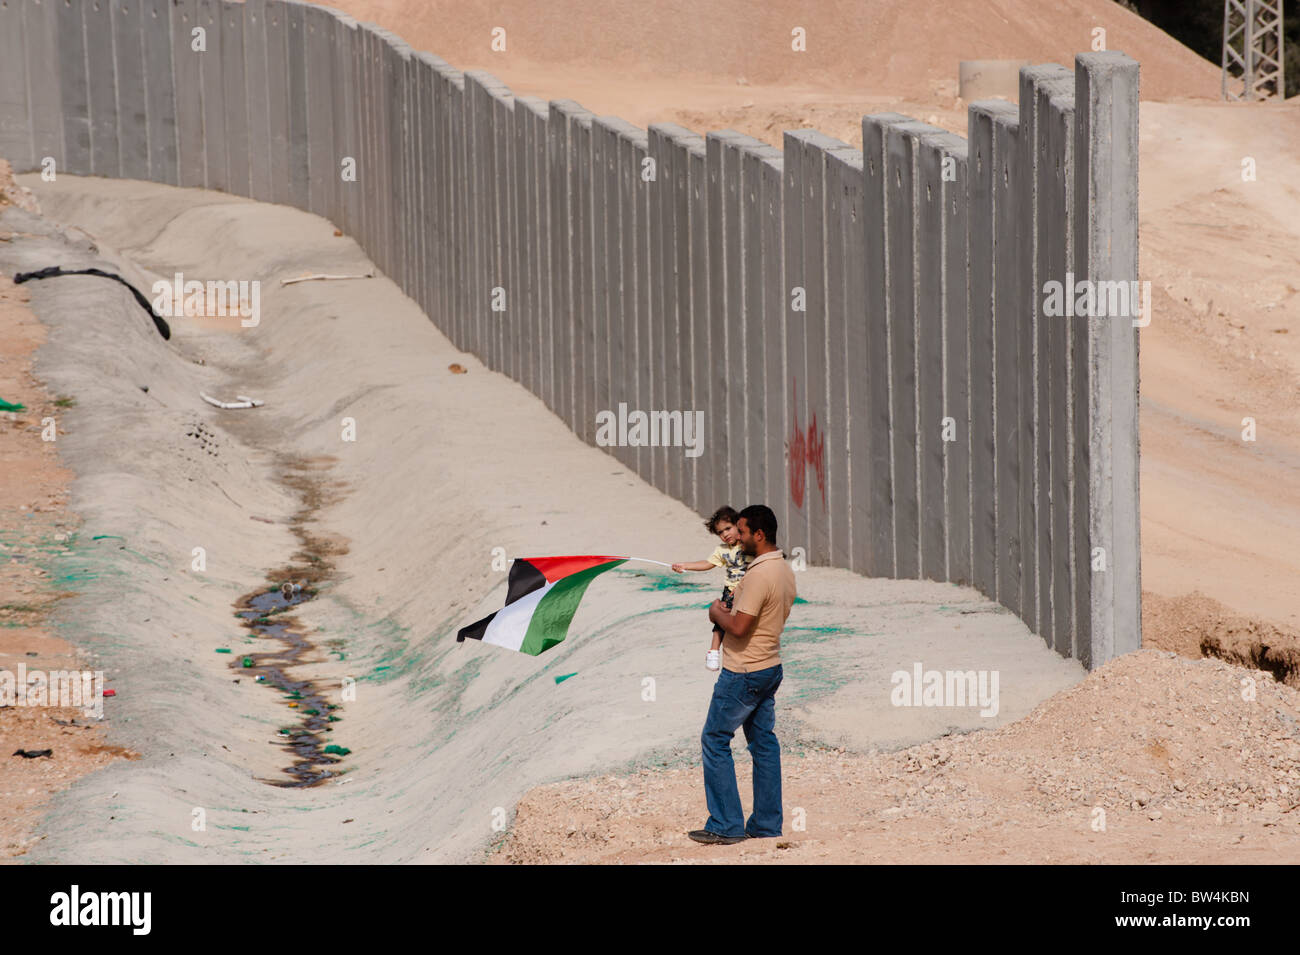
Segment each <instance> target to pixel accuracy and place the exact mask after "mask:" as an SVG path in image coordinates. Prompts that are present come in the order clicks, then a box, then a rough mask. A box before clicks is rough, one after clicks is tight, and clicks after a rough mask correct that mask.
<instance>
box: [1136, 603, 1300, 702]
mask: <svg viewBox="0 0 1300 955" xmlns="http://www.w3.org/2000/svg"><path fill="white" fill-rule="evenodd" d="M1142 642H1143V644H1144V645H1145V646H1147V647H1153V648H1156V649H1160V650H1172V651H1174V652H1175V653H1179V654H1181V655H1182V656H1185V657H1202V656H1205V657H1217V658H1219V659H1220V660H1226V661H1227V662H1229V663H1233V664H1236V665H1238V666H1244V667H1250V668H1252V669H1257V670H1264V671H1266V672H1268V673H1271V674H1273V676H1274V677H1275V678H1276V679H1277V680H1278V681H1279V682H1281V683H1285V684H1286V685H1287V686H1292V687H1296V688H1297V689H1300V633H1297V632H1296V631H1295V630H1293V629H1290V628H1286V627H1280V626H1277V625H1275V624H1272V623H1269V622H1267V621H1264V620H1253V619H1251V618H1250V617H1246V616H1243V615H1241V614H1239V613H1234V612H1233V611H1232V610H1231V609H1229V608H1228V607H1226V606H1224V605H1223V604H1221V603H1219V601H1217V600H1214V599H1212V598H1210V597H1207V596H1205V594H1202V593H1199V592H1193V593H1190V594H1186V595H1184V596H1182V597H1173V598H1171V597H1162V596H1160V595H1159V594H1153V593H1149V592H1148V593H1143V594H1142Z"/></svg>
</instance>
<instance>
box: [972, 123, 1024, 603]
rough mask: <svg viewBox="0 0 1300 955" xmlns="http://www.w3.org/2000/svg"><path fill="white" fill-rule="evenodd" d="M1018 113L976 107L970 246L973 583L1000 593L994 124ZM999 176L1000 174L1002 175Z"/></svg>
mask: <svg viewBox="0 0 1300 955" xmlns="http://www.w3.org/2000/svg"><path fill="white" fill-rule="evenodd" d="M1015 115H1016V113H1015V110H1014V109H1013V108H1012V107H1010V106H1008V105H1007V104H1006V103H1004V102H1001V101H989V102H979V103H974V104H972V106H971V108H970V112H969V121H970V135H969V136H968V142H969V147H968V148H969V150H970V154H969V157H968V162H969V175H970V192H969V209H968V219H967V228H968V235H969V239H968V244H969V248H970V278H969V296H970V298H969V301H970V310H969V319H970V326H969V327H970V333H969V334H970V339H969V340H970V407H971V421H970V429H971V559H972V565H973V566H972V575H971V576H972V583H973V584H974V585H975V587H976V588H977V589H978V590H980V591H982V592H983V593H985V594H986V595H988V596H989V597H994V596H995V595H996V593H997V572H998V561H997V550H996V511H995V502H996V500H997V482H998V479H999V477H1000V476H1001V475H1000V473H999V472H998V471H997V469H996V467H995V459H994V430H993V418H994V339H993V328H994V326H993V295H994V264H995V258H994V239H995V229H996V224H995V204H994V179H995V165H996V163H995V160H996V157H995V154H994V135H993V129H994V123H995V120H998V119H1004V120H1005V119H1010V118H1014V117H1015ZM997 174H998V175H1000V170H998V171H997Z"/></svg>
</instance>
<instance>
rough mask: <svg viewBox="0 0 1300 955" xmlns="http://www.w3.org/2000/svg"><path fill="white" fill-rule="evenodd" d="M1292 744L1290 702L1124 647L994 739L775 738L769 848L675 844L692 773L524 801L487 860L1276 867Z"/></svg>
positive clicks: (1235, 672)
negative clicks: (807, 743) (840, 742)
mask: <svg viewBox="0 0 1300 955" xmlns="http://www.w3.org/2000/svg"><path fill="white" fill-rule="evenodd" d="M779 712H780V705H779V701H778V714H779ZM702 718H703V713H702V712H701V719H702ZM778 718H779V715H778ZM1298 742H1300V692H1297V691H1296V690H1294V689H1292V688H1291V687H1288V686H1284V685H1282V684H1280V683H1277V682H1276V681H1274V680H1273V679H1272V677H1270V676H1269V675H1268V674H1265V673H1261V672H1259V671H1251V670H1245V669H1241V668H1238V667H1233V666H1230V665H1228V664H1226V663H1222V662H1220V661H1217V660H1187V659H1184V658H1181V657H1179V656H1177V655H1176V654H1173V653H1166V652H1160V651H1153V650H1142V651H1138V652H1136V653H1132V654H1128V655H1127V656H1124V657H1121V658H1119V659H1117V660H1113V661H1111V662H1110V663H1108V664H1106V665H1105V666H1103V667H1101V668H1100V669H1098V670H1097V671H1096V672H1094V673H1092V674H1091V675H1090V676H1089V677H1088V678H1087V679H1086V680H1084V681H1083V682H1082V683H1080V684H1078V685H1077V686H1075V687H1073V688H1071V689H1069V690H1066V691H1064V692H1062V693H1059V694H1057V695H1056V696H1055V697H1053V698H1052V699H1051V700H1048V701H1046V702H1044V703H1043V704H1042V705H1040V706H1039V707H1037V708H1036V709H1035V710H1034V712H1033V713H1031V714H1030V715H1029V716H1028V717H1026V718H1025V719H1023V720H1020V721H1018V722H1016V723H1013V724H1011V725H1009V726H1006V727H1003V728H1002V729H999V730H994V731H986V732H978V733H972V734H970V735H967V736H955V737H946V738H944V739H940V740H936V741H935V742H933V743H926V744H922V745H920V746H914V747H910V748H908V749H906V750H902V751H900V752H897V753H890V754H875V755H855V754H852V753H845V752H844V751H843V750H838V751H827V750H821V751H813V750H808V751H805V752H799V751H798V748H797V747H796V746H791V745H790V744H789V743H788V742H787V744H786V749H785V752H784V753H783V756H784V780H785V793H784V796H785V800H784V801H785V806H786V821H785V832H786V835H785V836H784V837H783V838H782V839H779V840H767V839H764V840H756V841H751V842H748V843H742V844H741V845H740V846H737V847H726V848H718V847H705V846H697V845H695V844H694V843H692V842H690V841H689V840H688V839H687V838H686V836H685V832H686V830H688V829H693V828H696V827H698V826H699V825H700V824H701V823H702V822H703V820H704V818H705V817H706V812H705V808H704V798H703V791H702V784H701V780H700V770H699V768H698V764H697V765H696V766H695V767H694V768H691V769H684V770H674V771H672V772H655V771H652V770H648V769H647V770H643V771H642V773H641V774H640V775H638V776H633V777H630V778H622V779H620V778H616V777H612V776H605V777H600V778H597V779H592V780H577V781H569V782H564V783H558V784H555V785H552V786H546V787H540V788H538V789H535V790H533V791H531V792H530V793H528V794H527V795H526V796H525V797H524V798H523V799H522V800H521V801H520V803H519V810H518V815H517V817H516V819H515V821H514V824H513V826H512V828H511V830H510V836H509V838H508V839H506V840H505V842H504V843H503V845H502V847H501V850H500V851H499V852H498V853H497V855H496V856H495V857H494V861H496V862H554V861H564V862H619V861H660V862H668V861H673V862H678V861H680V862H696V861H706V862H717V861H726V862H735V861H757V862H768V863H770V862H782V861H789V862H809V861H814V860H816V861H819V862H873V861H896V862H898V861H909V862H957V861H985V862H987V861H990V860H996V859H998V858H1000V857H1003V856H1008V857H1010V858H1008V859H1007V861H1016V862H1101V861H1104V862H1207V861H1215V862H1232V861H1282V860H1283V859H1286V858H1288V857H1289V858H1292V859H1294V858H1295V855H1294V853H1295V851H1296V849H1297V848H1300V812H1296V811H1295V810H1296V807H1297V805H1300V746H1297V743H1298ZM738 757H739V758H738V760H737V762H738V769H739V770H740V777H741V782H740V786H741V793H742V800H743V801H744V802H746V803H748V796H749V788H748V787H749V783H748V779H749V772H748V770H749V761H748V759H746V758H745V757H744V756H743V755H742V754H740V753H738ZM800 821H802V822H803V823H804V828H803V829H802V830H800V829H798V828H797V824H798V823H799V822H800Z"/></svg>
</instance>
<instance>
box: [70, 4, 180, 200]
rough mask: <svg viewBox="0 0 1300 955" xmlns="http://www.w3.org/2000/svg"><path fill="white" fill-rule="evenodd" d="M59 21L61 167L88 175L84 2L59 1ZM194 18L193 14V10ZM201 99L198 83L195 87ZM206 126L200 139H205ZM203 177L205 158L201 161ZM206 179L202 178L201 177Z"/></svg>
mask: <svg viewBox="0 0 1300 955" xmlns="http://www.w3.org/2000/svg"><path fill="white" fill-rule="evenodd" d="M194 2H195V0H182V2H181V3H180V4H178V8H179V9H182V10H186V9H187V8H188V9H189V11H192V9H193V3H194ZM54 8H55V10H56V15H55V25H56V27H57V29H58V39H57V42H56V44H55V46H56V49H57V50H58V59H57V60H56V61H55V62H57V63H58V67H59V97H60V103H61V105H62V111H63V155H62V156H61V157H60V159H61V161H60V162H59V164H58V171H60V172H70V173H72V174H73V175H77V176H85V175H89V174H90V171H91V158H90V125H91V124H90V87H89V84H88V83H87V79H86V36H85V27H84V26H83V24H82V22H81V6H80V5H77V6H73V5H72V4H65V3H56V4H55V5H54ZM189 15H190V19H193V14H192V12H190V14H189ZM192 89H193V91H194V94H195V101H196V102H197V100H198V97H197V84H194V86H193V87H192ZM202 136H203V132H202V127H201V126H200V128H199V141H200V144H201V143H202ZM199 168H200V177H201V176H202V162H201V161H200V166H199ZM199 182H200V184H201V183H202V178H200V180H199Z"/></svg>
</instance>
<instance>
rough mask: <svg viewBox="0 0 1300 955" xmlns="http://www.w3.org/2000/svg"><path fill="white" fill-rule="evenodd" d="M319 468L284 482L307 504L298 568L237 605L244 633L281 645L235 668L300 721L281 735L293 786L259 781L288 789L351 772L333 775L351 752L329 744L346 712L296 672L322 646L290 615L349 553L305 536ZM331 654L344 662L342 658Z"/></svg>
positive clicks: (300, 521)
mask: <svg viewBox="0 0 1300 955" xmlns="http://www.w3.org/2000/svg"><path fill="white" fill-rule="evenodd" d="M322 467H328V464H327V463H325V462H324V461H322V460H317V461H305V460H302V459H293V460H291V461H288V462H286V463H285V467H284V477H283V478H282V480H283V481H284V483H285V484H287V485H289V486H290V487H293V488H294V489H295V490H297V491H298V492H299V493H300V495H301V496H302V500H303V506H302V508H301V509H300V510H299V511H298V512H297V513H296V514H295V515H294V516H293V519H292V521H291V524H290V527H291V529H292V531H293V533H294V535H295V536H296V537H297V538H298V541H299V543H300V544H301V549H300V550H299V551H298V552H297V553H296V554H294V556H293V560H294V563H292V564H290V565H289V566H287V567H283V568H281V569H279V570H277V571H274V572H272V573H271V574H270V575H269V577H268V579H269V581H270V586H269V587H265V588H259V589H258V590H256V591H254V592H252V593H249V594H245V595H244V596H243V597H241V598H240V599H239V600H238V601H237V602H236V604H235V608H236V610H235V616H236V617H238V618H240V619H241V620H242V621H243V622H244V627H245V628H247V630H248V631H249V633H250V634H252V636H253V637H255V638H258V639H270V640H274V641H277V642H278V644H279V646H278V647H277V648H276V649H273V650H267V651H260V652H251V653H245V654H243V655H242V656H240V657H239V658H238V659H236V660H234V661H233V662H232V663H231V666H232V667H233V668H234V669H237V670H239V671H240V672H241V673H243V674H245V675H249V676H252V677H253V678H254V679H255V680H256V681H257V682H259V683H265V684H267V685H268V686H271V687H274V688H275V689H277V690H279V691H280V692H281V693H282V694H284V698H285V701H286V703H287V704H288V707H289V708H290V709H291V710H293V711H295V713H296V715H297V716H298V722H297V723H296V724H295V725H285V726H282V727H281V728H280V730H279V736H280V737H281V738H282V739H283V740H284V741H285V746H286V748H287V749H288V750H290V751H291V752H292V753H293V755H294V757H295V758H294V761H293V764H292V765H291V766H288V767H286V768H285V770H284V772H285V773H287V774H288V776H289V777H290V778H289V779H263V780H261V782H264V783H267V784H269V785H272V786H282V787H286V788H304V787H308V786H315V785H317V784H319V783H322V782H324V781H325V780H327V779H331V778H333V777H335V776H340V775H342V774H343V773H344V772H346V770H341V769H337V768H336V767H337V766H338V765H339V764H340V763H341V762H342V761H343V759H342V758H343V757H344V756H347V755H348V754H349V753H350V752H351V750H350V749H348V748H347V747H344V746H339V745H337V744H335V743H333V742H331V741H330V735H329V734H331V733H333V730H334V724H335V723H338V722H340V720H341V717H340V716H339V715H338V711H339V710H341V708H342V707H341V706H340V705H339V704H337V703H331V702H330V701H329V700H328V699H327V698H326V689H325V688H324V687H323V686H322V685H321V684H320V683H319V682H317V681H314V680H311V679H299V678H297V677H296V676H294V675H293V674H292V672H291V671H292V670H293V669H294V668H296V667H299V666H301V665H303V664H306V663H310V662H312V661H311V659H310V658H311V657H312V656H314V651H315V650H316V649H317V646H316V643H315V642H314V641H313V640H312V639H311V638H310V637H309V636H308V634H307V632H306V629H305V628H304V626H303V624H302V622H301V621H299V620H298V618H297V617H295V616H292V615H291V614H289V613H287V612H286V611H288V610H290V609H291V608H293V607H296V606H298V605H299V604H301V603H305V602H306V601H308V600H311V599H312V598H314V597H315V596H316V595H317V594H319V593H320V586H321V584H322V583H324V582H325V581H326V580H328V579H329V577H330V576H331V575H332V573H333V570H334V565H333V563H332V562H331V561H330V559H329V558H330V557H331V556H336V555H338V554H341V553H346V552H347V548H346V546H343V545H341V544H339V543H338V542H334V541H330V540H327V539H326V538H324V537H323V536H320V535H317V534H314V533H312V532H311V531H309V530H308V528H307V525H308V523H309V522H310V520H311V519H312V518H313V516H314V515H315V513H316V512H317V511H318V510H319V509H320V508H321V507H322V506H323V503H324V501H325V491H324V488H323V484H322V482H321V481H320V480H319V479H318V478H316V477H313V476H312V474H311V472H312V471H313V470H318V469H320V468H322ZM332 642H334V641H332ZM335 643H336V645H337V642H335ZM334 652H335V653H337V654H339V655H340V659H341V658H342V651H341V650H335V651H334Z"/></svg>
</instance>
